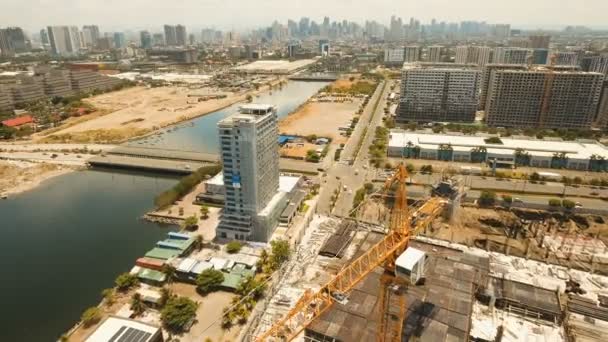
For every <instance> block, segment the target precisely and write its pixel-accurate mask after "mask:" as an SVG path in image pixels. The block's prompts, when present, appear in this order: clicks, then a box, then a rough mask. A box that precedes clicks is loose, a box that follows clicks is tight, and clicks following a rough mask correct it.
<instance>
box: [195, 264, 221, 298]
mask: <svg viewBox="0 0 608 342" xmlns="http://www.w3.org/2000/svg"><path fill="white" fill-rule="evenodd" d="M223 281H224V273H222V272H221V271H218V270H214V269H207V270H204V271H203V272H202V273H201V274H199V276H198V277H197V278H196V289H197V290H198V292H200V293H202V294H208V293H210V292H213V291H217V290H219V286H220V284H221V283H222V282H223Z"/></svg>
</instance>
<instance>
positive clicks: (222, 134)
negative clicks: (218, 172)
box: [217, 104, 287, 241]
mask: <svg viewBox="0 0 608 342" xmlns="http://www.w3.org/2000/svg"><path fill="white" fill-rule="evenodd" d="M277 120H278V119H277V113H276V108H274V107H273V106H272V105H264V104H249V105H245V106H243V107H241V110H240V111H239V113H236V114H233V115H231V116H229V117H227V118H225V119H223V120H221V121H220V122H219V123H218V131H219V139H220V153H221V158H222V162H223V165H224V184H225V186H226V202H225V206H224V210H223V212H222V214H221V218H220V224H219V225H218V227H217V236H218V237H221V238H229V239H238V240H253V241H268V239H269V238H270V236H271V235H272V232H273V231H274V229H275V228H276V226H277V225H278V220H279V216H280V214H281V211H282V210H283V207H284V206H285V203H286V201H287V198H286V196H285V193H282V192H279V191H278V190H279V147H278V143H277V141H278V134H279V133H278V126H277Z"/></svg>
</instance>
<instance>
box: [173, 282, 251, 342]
mask: <svg viewBox="0 0 608 342" xmlns="http://www.w3.org/2000/svg"><path fill="white" fill-rule="evenodd" d="M171 290H172V291H173V293H175V294H177V295H179V296H184V297H188V298H190V299H192V300H194V301H196V302H199V303H200V305H199V307H198V311H197V312H196V319H197V322H196V323H195V324H194V325H193V326H192V328H190V331H189V332H187V333H185V334H183V335H181V336H179V337H178V338H179V340H180V341H181V342H201V341H203V340H205V339H206V338H210V339H211V340H212V341H213V342H224V341H225V342H228V341H236V338H237V337H238V334H239V326H238V325H237V326H234V327H233V328H231V329H230V330H223V329H222V327H221V322H222V310H223V309H224V308H225V307H227V306H230V303H231V301H232V298H233V297H234V296H235V295H234V294H232V293H228V292H221V291H220V292H214V293H210V294H208V295H207V296H205V297H202V296H201V295H199V294H198V293H197V292H196V287H195V286H194V285H191V284H184V283H173V284H171Z"/></svg>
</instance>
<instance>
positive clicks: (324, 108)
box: [279, 99, 360, 143]
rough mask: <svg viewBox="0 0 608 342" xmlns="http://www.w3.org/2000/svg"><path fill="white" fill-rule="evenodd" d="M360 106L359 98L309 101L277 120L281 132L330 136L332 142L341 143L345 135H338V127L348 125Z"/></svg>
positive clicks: (344, 139)
mask: <svg viewBox="0 0 608 342" xmlns="http://www.w3.org/2000/svg"><path fill="white" fill-rule="evenodd" d="M359 106H360V100H357V99H355V100H353V102H344V103H339V102H309V103H307V104H305V105H304V106H302V107H301V108H300V110H298V111H297V112H295V113H293V114H290V115H289V116H287V117H285V118H284V119H283V120H281V121H280V122H279V131H280V132H281V134H289V135H299V136H307V135H311V134H316V135H317V136H319V137H328V138H332V139H333V142H334V143H343V142H345V141H346V137H343V136H341V135H340V132H341V131H340V130H339V128H340V127H343V126H349V125H350V120H351V119H352V118H353V117H354V115H355V113H356V112H357V109H358V108H359Z"/></svg>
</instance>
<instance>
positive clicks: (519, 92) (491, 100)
mask: <svg viewBox="0 0 608 342" xmlns="http://www.w3.org/2000/svg"><path fill="white" fill-rule="evenodd" d="M550 72H551V71H550V70H548V69H547V68H534V69H529V70H495V71H494V72H493V73H492V75H491V78H490V85H489V89H488V95H487V96H488V99H487V105H486V122H487V124H488V125H490V126H501V127H543V128H581V129H588V128H590V127H591V125H592V123H593V121H594V119H595V116H596V110H597V108H598V104H599V100H600V92H601V89H602V81H603V77H604V76H603V75H602V74H600V73H588V72H580V71H553V72H552V73H553V74H552V75H551V79H552V81H551V82H547V80H548V79H549V73H550ZM548 84H549V85H550V87H551V88H550V89H549V90H548V92H547V91H545V87H546V86H547V85H548ZM547 94H548V95H547ZM543 108H545V109H544V110H543Z"/></svg>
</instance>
